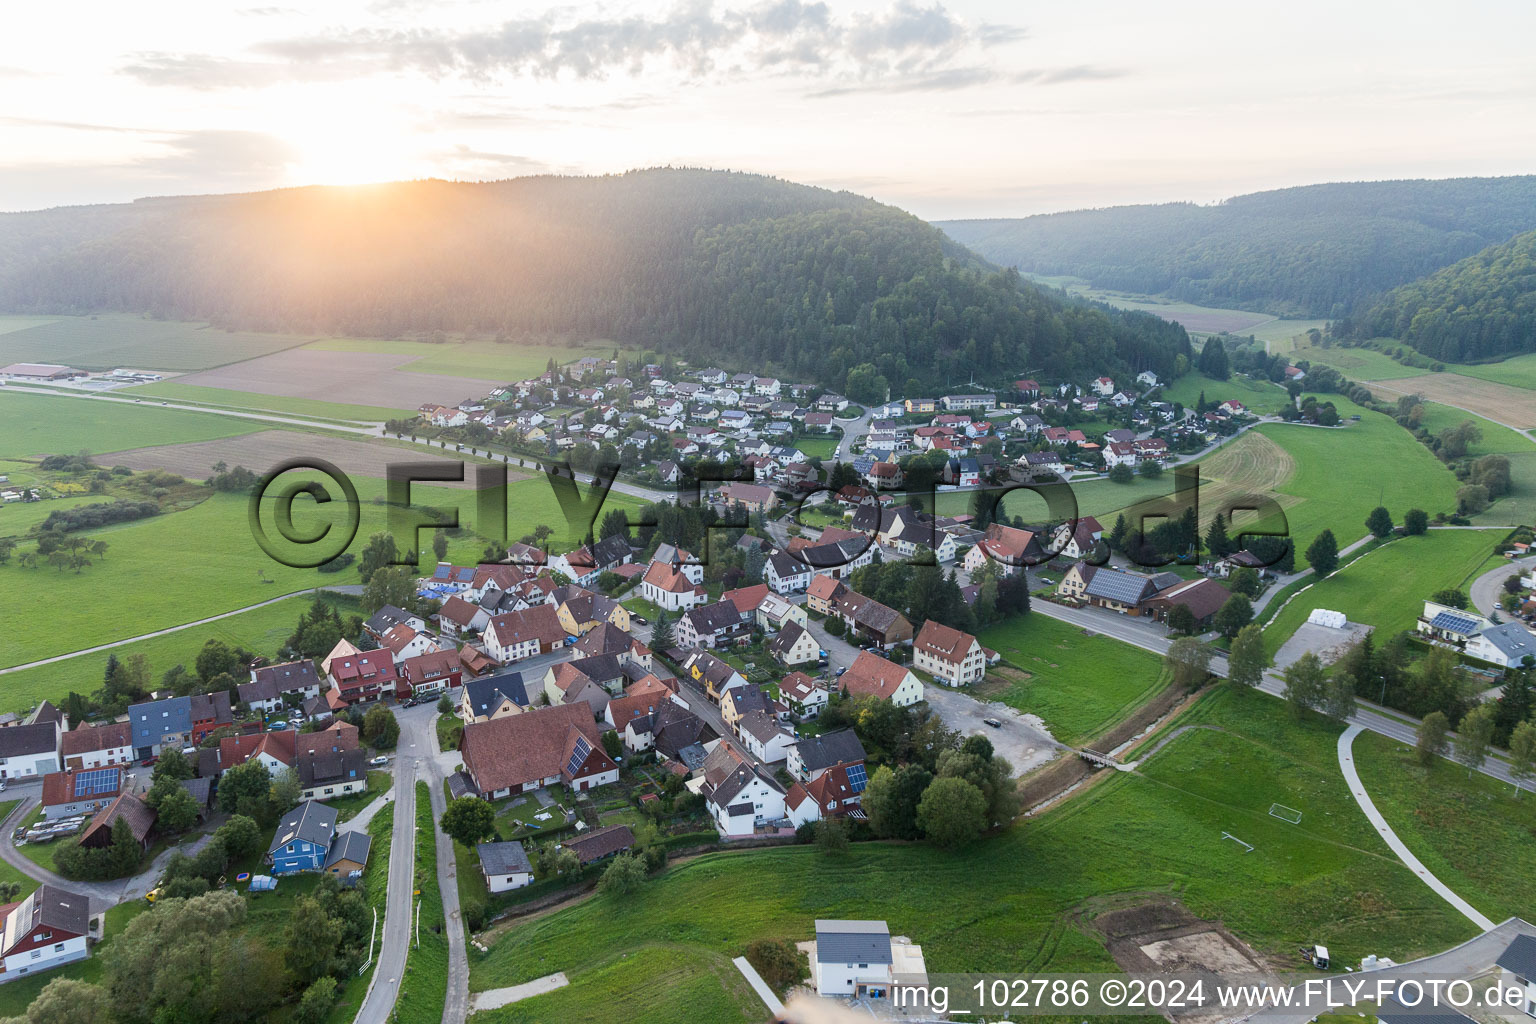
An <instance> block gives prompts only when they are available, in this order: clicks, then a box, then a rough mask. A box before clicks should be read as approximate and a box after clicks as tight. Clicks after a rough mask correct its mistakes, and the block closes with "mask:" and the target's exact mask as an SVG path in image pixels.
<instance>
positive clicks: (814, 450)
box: [792, 434, 838, 459]
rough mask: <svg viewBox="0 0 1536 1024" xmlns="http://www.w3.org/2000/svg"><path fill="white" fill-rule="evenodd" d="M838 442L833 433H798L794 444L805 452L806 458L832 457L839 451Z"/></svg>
mask: <svg viewBox="0 0 1536 1024" xmlns="http://www.w3.org/2000/svg"><path fill="white" fill-rule="evenodd" d="M837 442H838V439H837V438H836V437H835V436H833V435H832V434H797V435H796V436H795V439H794V441H793V442H792V444H793V446H794V447H796V448H798V449H800V450H801V451H802V452H804V453H805V455H806V458H809V459H814V458H818V457H819V458H822V459H830V458H831V457H832V455H833V454H834V453H835V452H836V451H837Z"/></svg>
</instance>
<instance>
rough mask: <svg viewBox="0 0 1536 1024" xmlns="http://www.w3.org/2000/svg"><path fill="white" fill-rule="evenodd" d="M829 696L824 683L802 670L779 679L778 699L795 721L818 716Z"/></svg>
mask: <svg viewBox="0 0 1536 1024" xmlns="http://www.w3.org/2000/svg"><path fill="white" fill-rule="evenodd" d="M829 696H830V695H829V694H828V692H827V688H826V686H825V685H823V684H822V683H821V682H819V681H818V680H815V679H812V678H811V677H810V676H808V675H806V674H805V673H804V672H791V673H790V674H789V675H787V676H785V677H784V678H783V679H781V680H780V681H779V699H780V700H781V701H783V702H784V704H785V706H787V707H788V708H789V713H790V716H791V717H792V718H794V719H795V720H796V721H801V722H803V721H808V720H810V719H812V718H816V717H817V716H819V715H820V714H821V712H822V709H824V708H825V707H826V706H827V699H828V697H829Z"/></svg>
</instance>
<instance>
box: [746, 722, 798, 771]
mask: <svg viewBox="0 0 1536 1024" xmlns="http://www.w3.org/2000/svg"><path fill="white" fill-rule="evenodd" d="M736 735H737V736H739V737H740V738H741V745H742V746H744V747H746V749H747V753H749V754H751V755H752V756H753V757H755V758H757V759H758V760H759V761H762V762H763V763H764V764H776V763H777V762H779V761H782V760H784V759H785V758H786V757H788V756H789V748H790V746H791V745H792V744H793V743H794V742H795V737H794V734H793V733H790V732H786V731H785V729H784V727H783V726H782V725H780V724H779V720H778V719H777V718H776V717H774V716H773V715H772V714H770V713H769V712H767V711H764V710H753V711H749V712H747V713H746V714H745V715H744V716H742V719H741V721H740V722H739V723H737V727H736Z"/></svg>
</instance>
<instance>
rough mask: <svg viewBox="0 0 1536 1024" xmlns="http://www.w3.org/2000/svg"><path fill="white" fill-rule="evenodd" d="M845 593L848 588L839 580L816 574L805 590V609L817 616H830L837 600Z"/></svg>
mask: <svg viewBox="0 0 1536 1024" xmlns="http://www.w3.org/2000/svg"><path fill="white" fill-rule="evenodd" d="M847 592H848V587H847V585H846V584H844V583H843V582H842V581H841V580H838V579H836V578H834V577H832V576H828V575H824V574H822V573H817V574H816V575H814V576H812V577H811V582H810V584H809V585H808V586H807V587H806V588H805V603H806V607H808V608H810V610H811V611H813V612H815V613H816V614H818V615H831V614H833V612H834V611H835V610H836V608H835V602H836V601H837V599H838V598H839V597H841V596H842V595H843V594H845V593H847Z"/></svg>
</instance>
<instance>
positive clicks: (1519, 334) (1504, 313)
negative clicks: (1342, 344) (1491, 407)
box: [1341, 231, 1536, 362]
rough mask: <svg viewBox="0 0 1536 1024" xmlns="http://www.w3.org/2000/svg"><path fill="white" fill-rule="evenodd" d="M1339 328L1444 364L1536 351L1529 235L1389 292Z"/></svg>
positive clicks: (1535, 261)
mask: <svg viewBox="0 0 1536 1024" xmlns="http://www.w3.org/2000/svg"><path fill="white" fill-rule="evenodd" d="M1341 327H1342V328H1343V329H1344V330H1345V331H1346V332H1348V333H1352V334H1354V335H1356V336H1358V337H1362V338H1375V337H1391V338H1398V339H1401V340H1402V341H1406V342H1408V343H1409V344H1410V345H1412V346H1413V347H1414V348H1415V349H1417V350H1418V351H1420V352H1422V353H1424V354H1425V355H1427V356H1429V357H1431V358H1433V359H1442V360H1445V361H1447V362H1469V361H1475V360H1479V359H1487V358H1490V357H1493V356H1504V355H1510V354H1511V353H1515V352H1533V351H1536V231H1531V232H1527V233H1526V234H1523V235H1518V236H1516V237H1515V238H1512V239H1510V240H1509V241H1508V242H1505V243H1503V244H1502V245H1495V246H1490V247H1489V248H1487V249H1484V250H1483V251H1482V252H1480V253H1478V254H1477V255H1475V256H1469V257H1467V258H1466V259H1464V260H1462V261H1460V262H1459V263H1454V264H1452V265H1451V266H1449V267H1446V268H1445V269H1444V270H1440V271H1437V272H1435V273H1433V274H1431V275H1430V276H1428V277H1426V278H1424V279H1423V280H1420V281H1414V282H1413V283H1412V284H1406V285H1403V286H1402V287H1401V288H1397V289H1394V290H1393V291H1391V292H1389V293H1388V294H1387V295H1386V296H1384V297H1383V298H1382V299H1381V300H1380V301H1379V302H1376V303H1374V304H1373V305H1371V306H1370V307H1369V309H1368V310H1367V311H1366V312H1365V313H1363V314H1361V315H1360V316H1359V317H1356V318H1354V319H1353V320H1352V321H1351V322H1347V323H1345V324H1342V325H1341Z"/></svg>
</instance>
